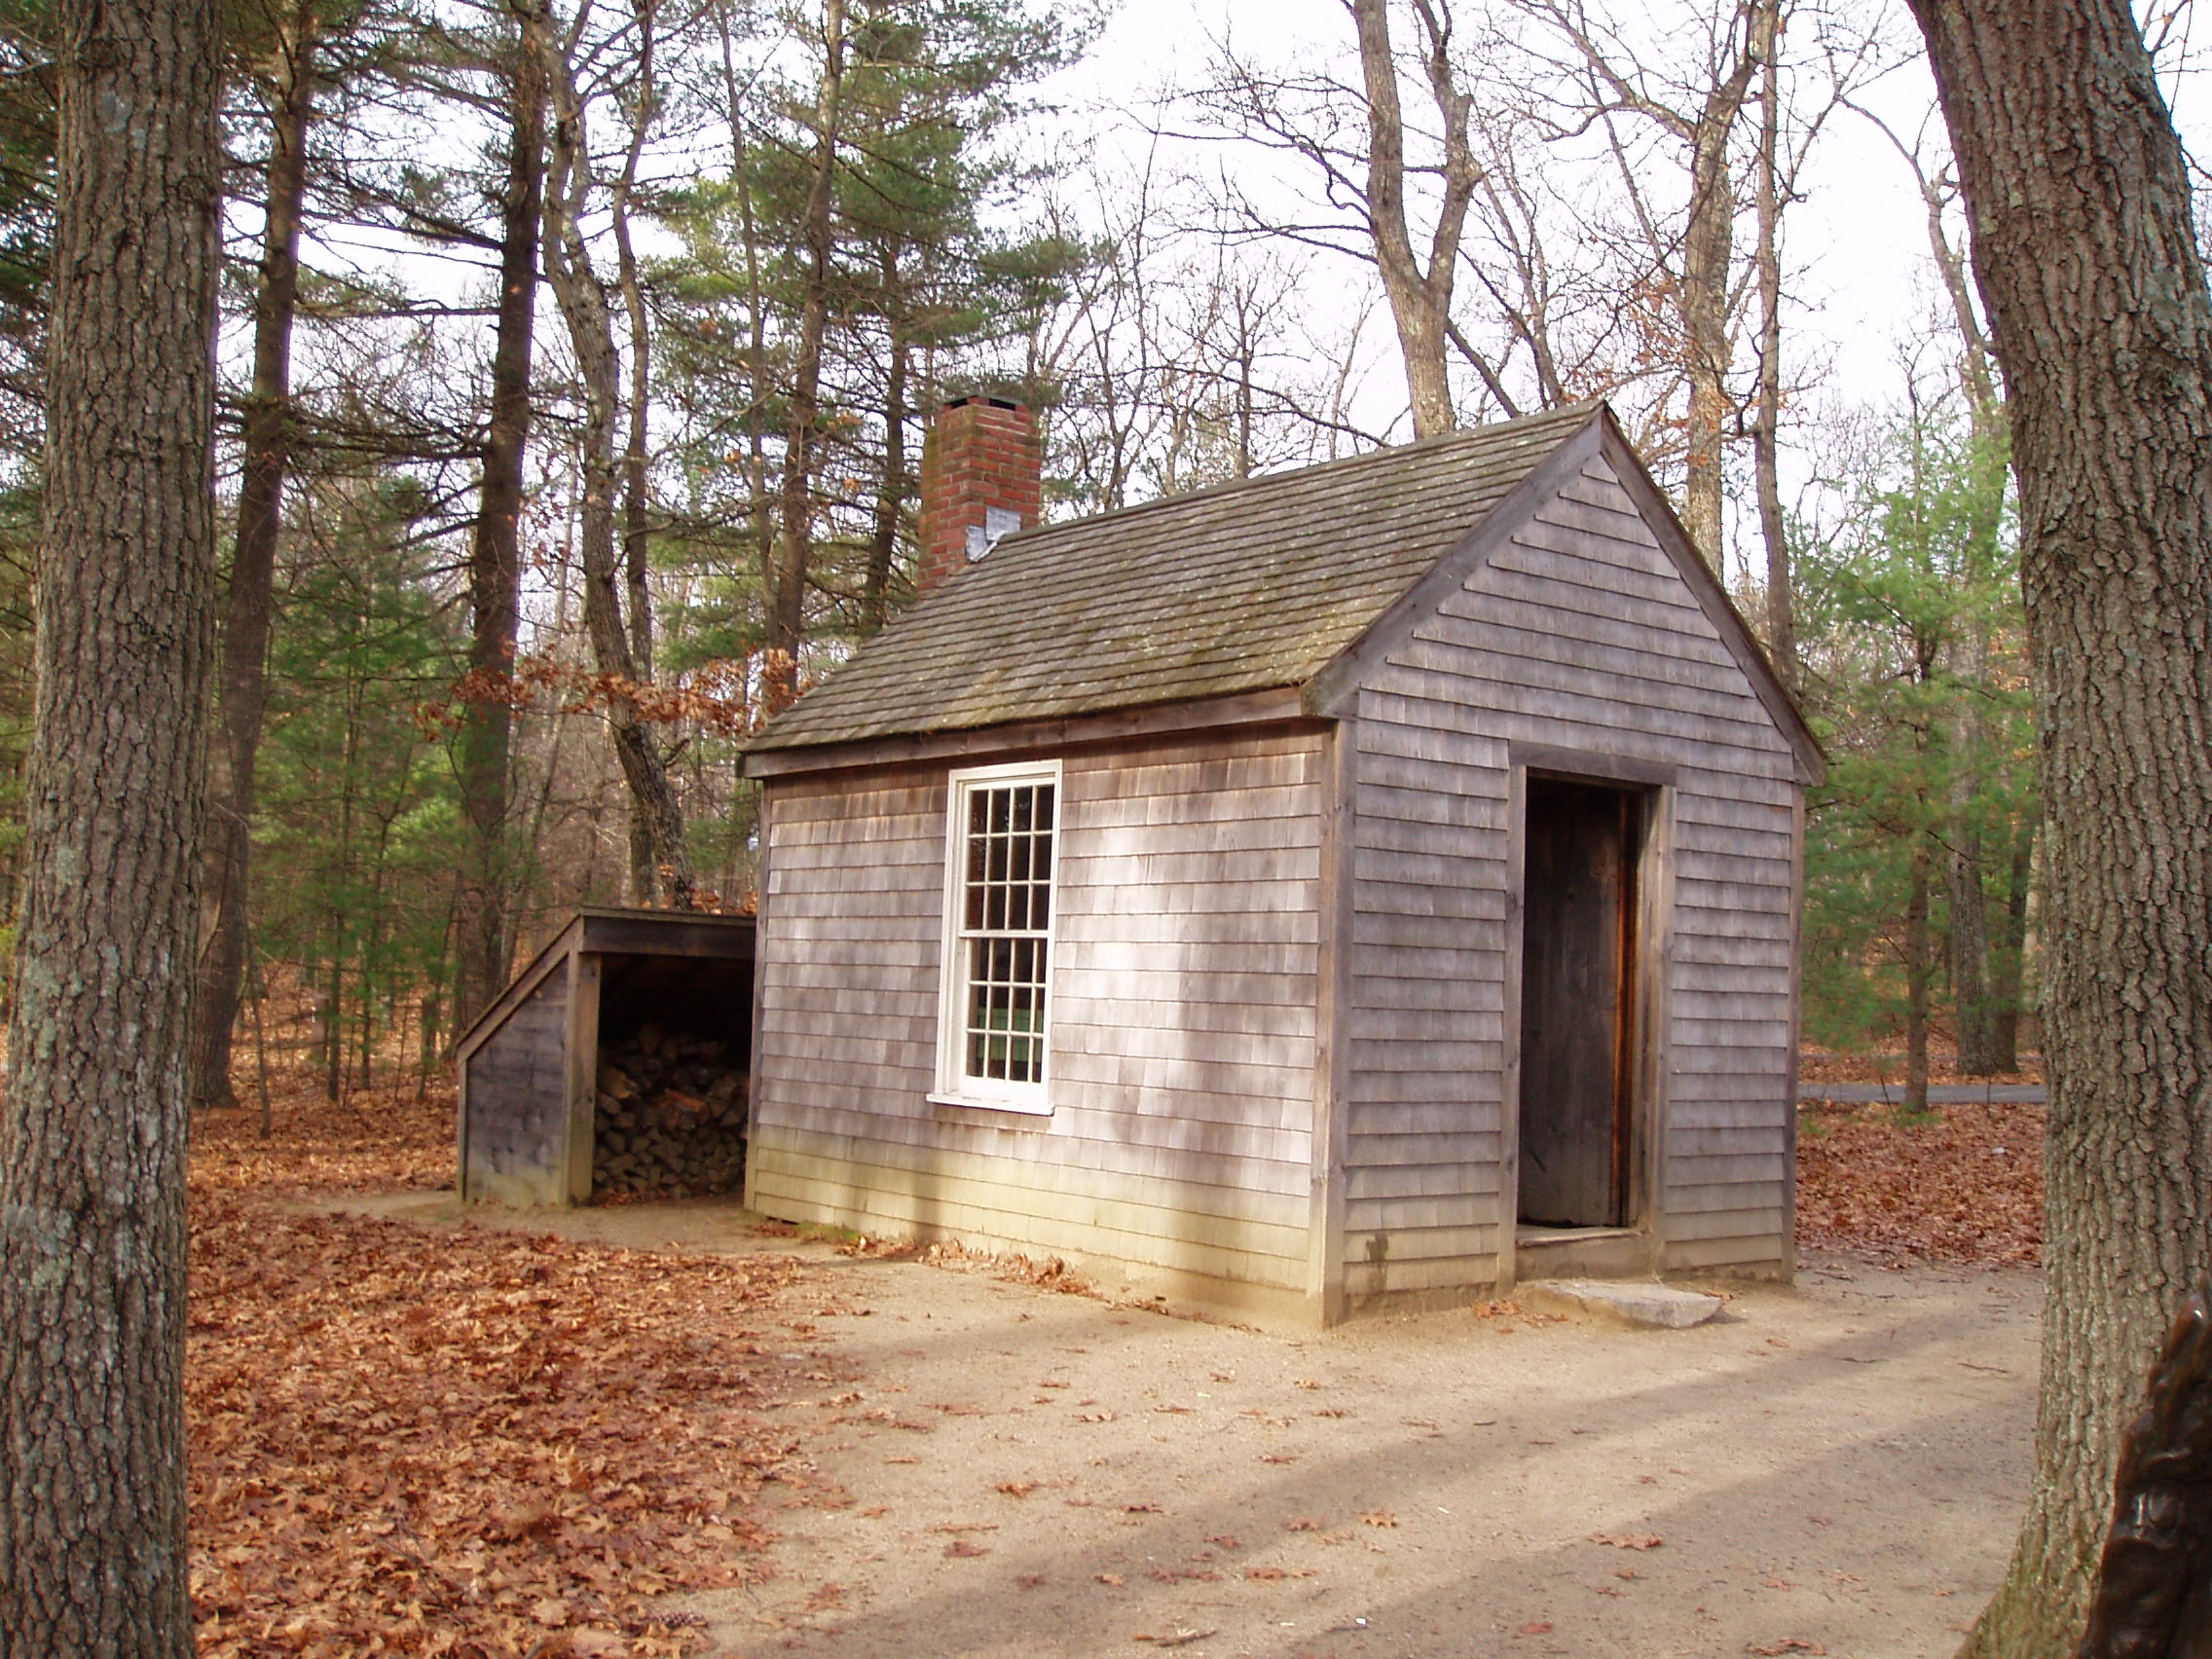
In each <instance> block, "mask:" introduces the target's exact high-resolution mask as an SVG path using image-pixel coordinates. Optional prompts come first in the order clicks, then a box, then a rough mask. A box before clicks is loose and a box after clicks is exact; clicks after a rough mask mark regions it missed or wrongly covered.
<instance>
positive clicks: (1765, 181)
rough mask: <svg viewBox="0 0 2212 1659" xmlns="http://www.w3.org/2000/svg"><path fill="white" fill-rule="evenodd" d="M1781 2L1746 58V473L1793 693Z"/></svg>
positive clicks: (1756, 21)
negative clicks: (1753, 158)
mask: <svg viewBox="0 0 2212 1659" xmlns="http://www.w3.org/2000/svg"><path fill="white" fill-rule="evenodd" d="M1781 32H1782V0H1759V5H1758V8H1757V10H1756V11H1755V12H1754V13H1753V14H1752V16H1751V57H1752V58H1754V59H1755V60H1756V61H1757V63H1758V66H1759V154H1758V246H1757V251H1756V254H1755V256H1754V263H1755V264H1756V266H1757V268H1758V287H1759V379H1758V393H1757V409H1756V412H1755V415H1754V417H1753V423H1752V426H1751V472H1752V476H1753V485H1754V489H1755V492H1756V494H1757V496H1758V507H1759V538H1760V540H1762V541H1763V542H1764V543H1765V544H1766V648H1767V654H1768V655H1769V656H1770V657H1772V658H1773V659H1774V671H1775V672H1776V673H1777V674H1779V675H1780V676H1781V677H1782V682H1783V684H1785V685H1787V686H1788V687H1789V689H1790V690H1792V691H1794V690H1796V689H1797V682H1798V673H1797V607H1796V596H1795V593H1794V591H1793V589H1794V582H1793V581H1792V578H1791V575H1790V570H1789V527H1788V524H1787V523H1786V522H1785V520H1784V518H1783V515H1782V197H1783V183H1782V157H1781V148H1782V64H1781V41H1780V39H1779V37H1780V35H1781Z"/></svg>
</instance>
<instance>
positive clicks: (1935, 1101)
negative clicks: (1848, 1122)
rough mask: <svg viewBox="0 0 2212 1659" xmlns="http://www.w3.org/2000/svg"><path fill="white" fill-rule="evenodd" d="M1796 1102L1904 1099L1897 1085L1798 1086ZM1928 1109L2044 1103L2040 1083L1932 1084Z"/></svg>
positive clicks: (1889, 1103)
mask: <svg viewBox="0 0 2212 1659" xmlns="http://www.w3.org/2000/svg"><path fill="white" fill-rule="evenodd" d="M1797 1098H1798V1099H1800V1100H1836V1101H1842V1102H1844V1103H1846V1104H1849V1105H1871V1104H1873V1103H1874V1102H1877V1101H1879V1102H1880V1103H1881V1104H1883V1105H1885V1106H1895V1105H1898V1104H1899V1103H1900V1102H1902V1101H1903V1099H1904V1085H1903V1084H1901V1083H1892V1084H1879V1083H1800V1084H1799V1085H1798V1086H1797ZM1928 1103H1929V1104H1930V1105H1931V1106H1963V1105H1968V1104H1972V1105H1997V1106H2041V1105H2044V1104H2046V1102H2045V1099H2044V1089H2043V1085H2042V1084H2040V1083H1998V1084H1986V1083H1983V1084H1963V1083H1939V1084H1933V1085H1931V1086H1930V1087H1929V1090H1928Z"/></svg>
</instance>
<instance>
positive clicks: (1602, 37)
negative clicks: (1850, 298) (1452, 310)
mask: <svg viewBox="0 0 2212 1659" xmlns="http://www.w3.org/2000/svg"><path fill="white" fill-rule="evenodd" d="M1517 3H1518V4H1519V5H1520V6H1521V7H1522V8H1523V10H1525V11H1526V12H1527V13H1528V14H1529V15H1530V17H1531V18H1535V19H1537V20H1538V21H1539V22H1541V23H1542V24H1544V25H1545V26H1546V27H1547V28H1548V30H1549V31H1550V33H1551V35H1552V37H1553V39H1554V41H1555V42H1556V47H1555V50H1557V51H1558V52H1559V53H1560V54H1561V57H1562V61H1561V68H1562V70H1563V71H1564V73H1565V74H1566V75H1567V77H1569V78H1570V80H1571V81H1572V82H1573V83H1575V84H1577V85H1578V86H1579V88H1580V92H1581V107H1580V108H1579V109H1578V110H1568V111H1563V112H1562V114H1561V117H1560V119H1561V122H1562V128H1561V130H1562V131H1563V132H1568V131H1573V130H1578V129H1586V128H1590V127H1596V128H1598V129H1601V130H1602V131H1603V132H1604V136H1605V140H1606V146H1607V149H1608V152H1609V153H1610V155H1611V157H1612V159H1613V161H1614V164H1615V166H1616V169H1617V174H1618V180H1619V183H1620V185H1621V187H1622V188H1623V190H1624V192H1625V193H1626V197H1627V200H1628V203H1629V204H1630V208H1631V210H1632V212H1633V215H1634V217H1635V220H1636V223H1637V225H1638V227H1639V229H1640V230H1641V233H1642V237H1643V240H1644V242H1645V244H1646V247H1647V250H1648V254H1649V258H1650V260H1651V264H1652V268H1653V269H1654V271H1655V272H1657V273H1659V274H1660V275H1661V276H1662V278H1663V280H1664V283H1665V287H1666V289H1667V292H1668V296H1669V299H1670V302H1671V303H1670V309H1671V311H1672V313H1673V316H1674V322H1675V332H1676V338H1675V340H1674V342H1673V346H1674V353H1675V361H1676V364H1677V365H1678V370H1679V373H1680V374H1681V377H1682V380H1683V382H1684V384H1685V385H1686V387H1687V389H1688V399H1687V412H1686V415H1685V418H1684V422H1683V451H1684V453H1683V478H1682V522H1683V524H1684V526H1685V527H1686V528H1687V529H1688V530H1689V533H1690V535H1691V537H1692V538H1693V539H1694V540H1695V541H1696V542H1697V544H1698V548H1699V550H1700V551H1701V552H1703V553H1704V554H1705V557H1706V559H1707V560H1708V562H1710V563H1712V564H1713V565H1714V567H1715V568H1717V567H1718V565H1719V563H1720V557H1721V535H1722V528H1723V518H1724V508H1725V504H1726V480H1725V476H1724V472H1723V454H1722V452H1723V447H1724V444H1725V441H1726V437H1727V432H1728V428H1729V426H1730V424H1732V416H1733V413H1734V406H1733V403H1732V401H1731V398H1730V395H1729V389H1728V375H1729V371H1730V369H1731V367H1732V366H1733V363H1734V357H1735V330H1734V318H1733V312H1734V294H1735V276H1736V268H1735V240H1736V216H1737V213H1738V210H1739V207H1740V201H1739V198H1738V194H1737V186H1736V177H1735V172H1734V167H1733V161H1734V156H1733V146H1734V140H1735V134H1736V126H1737V122H1738V120H1739V118H1740V117H1741V116H1742V114H1743V110H1744V106H1745V104H1746V102H1747V101H1748V100H1749V99H1750V97H1751V86H1752V80H1753V76H1754V74H1755V73H1756V71H1757V69H1758V66H1759V55H1758V52H1757V51H1756V47H1755V43H1754V41H1753V39H1752V34H1753V22H1754V12H1755V11H1756V10H1757V7H1758V0H1726V4H1725V5H1724V6H1723V7H1722V8H1721V9H1720V10H1719V12H1718V13H1717V14H1716V15H1714V17H1712V18H1710V20H1709V32H1708V35H1707V39H1706V43H1705V51H1704V54H1703V61H1702V63H1701V64H1700V65H1699V66H1698V72H1697V73H1695V74H1694V75H1692V76H1689V77H1685V78H1684V79H1682V80H1681V81H1680V82H1679V83H1678V84H1677V85H1674V86H1672V87H1670V86H1668V85H1667V84H1666V78H1665V77H1664V76H1662V74H1661V73H1660V72H1659V71H1658V70H1657V69H1655V68H1654V67H1652V66H1650V65H1648V64H1646V63H1645V62H1643V61H1642V60H1641V57H1640V55H1639V54H1638V52H1637V50H1636V49H1635V47H1633V46H1632V45H1631V44H1629V43H1628V42H1626V41H1624V40H1623V39H1621V38H1620V36H1619V35H1618V33H1617V32H1615V31H1614V30H1613V29H1612V28H1611V27H1610V26H1609V25H1608V23H1607V22H1606V21H1605V20H1604V19H1602V18H1593V17H1592V16H1591V13H1590V10H1589V7H1588V5H1587V3H1586V0H1517ZM1624 118H1635V119H1637V120H1640V121H1642V122H1644V123H1647V124H1649V126H1651V127H1652V128H1654V129H1657V131H1658V132H1660V133H1661V134H1663V135H1664V136H1665V138H1666V139H1668V140H1669V141H1671V142H1672V144H1673V145H1674V146H1675V147H1676V149H1677V153H1678V154H1679V156H1680V159H1681V164H1682V170H1683V173H1684V174H1685V176H1686V178H1687V182H1688V192H1687V202H1686V204H1685V206H1684V208H1683V210H1682V213H1681V216H1680V220H1679V223H1678V226H1677V221H1676V219H1675V218H1674V216H1673V215H1671V214H1670V213H1669V212H1668V211H1667V210H1666V209H1665V207H1664V206H1663V205H1662V204H1661V203H1660V201H1659V199H1658V196H1657V194H1656V191H1655V187H1654V181H1653V180H1652V178H1651V177H1650V176H1649V174H1648V172H1647V169H1646V168H1645V166H1643V164H1642V163H1641V160H1640V159H1639V152H1638V150H1637V147H1636V146H1635V144H1634V142H1633V140H1632V138H1631V137H1630V135H1629V134H1628V132H1627V131H1626V130H1624V128H1623V121H1624Z"/></svg>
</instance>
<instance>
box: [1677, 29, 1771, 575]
mask: <svg viewBox="0 0 2212 1659" xmlns="http://www.w3.org/2000/svg"><path fill="white" fill-rule="evenodd" d="M1737 20H1738V21H1739V22H1740V23H1742V24H1743V26H1744V27H1745V28H1746V29H1747V30H1749V29H1751V27H1752V26H1753V25H1752V21H1751V8H1750V7H1746V8H1744V9H1743V10H1742V11H1741V12H1740V13H1739V14H1738V19H1737ZM1757 66H1758V64H1757V57H1756V55H1755V54H1754V53H1753V52H1752V51H1751V47H1750V43H1749V41H1748V39H1747V43H1746V46H1745V48H1744V49H1743V50H1741V51H1739V52H1737V53H1736V54H1735V56H1734V59H1733V61H1732V62H1731V63H1730V64H1729V66H1728V70H1727V73H1726V74H1724V75H1716V76H1715V77H1714V82H1713V85H1712V86H1711V88H1709V89H1708V91H1707V92H1706V96H1705V102H1704V103H1703V104H1702V105H1701V106H1700V107H1699V109H1698V113H1697V119H1696V120H1695V121H1694V122H1692V123H1690V124H1689V125H1688V127H1687V129H1686V130H1685V132H1684V134H1683V135H1684V137H1685V138H1687V140H1688V142H1689V151H1690V211H1689V223H1688V225H1687V226H1686V227H1685V228H1684V230H1683V232H1682V276H1681V283H1680V294H1679V297H1678V298H1677V302H1676V304H1677V310H1678V311H1679V312H1680V313H1681V319H1682V352H1683V363H1682V368H1683V374H1684V376H1685V378H1686V379H1687V380H1688V382H1689V411H1688V417H1689V418H1688V423H1687V425H1686V427H1685V431H1684V439H1685V449H1686V454H1685V455H1684V457H1683V465H1682V523H1683V525H1684V526H1685V527H1686V528H1687V529H1688V531H1689V533H1690V538H1691V539H1692V540H1693V541H1695V542H1696V543H1697V546H1698V551H1699V552H1701V553H1703V554H1704V555H1705V559H1706V563H1707V564H1709V565H1711V566H1712V567H1713V568H1714V570H1715V571H1718V570H1721V569H1722V568H1723V567H1722V561H1721V540H1722V532H1723V529H1724V525H1723V510H1724V508H1725V506H1726V502H1727V480H1726V477H1725V473H1724V470H1723V468H1724V464H1725V459H1726V458H1725V455H1724V450H1725V446H1726V441H1727V434H1728V422H1729V418H1730V417H1731V416H1732V415H1733V414H1734V405H1733V404H1732V402H1731V401H1730V399H1729V396H1728V369H1729V365H1730V363H1731V362H1732V361H1733V360H1734V357H1735V342H1734V340H1733V338H1732V337H1731V332H1730V327H1729V310H1730V291H1729V290H1730V278H1731V277H1732V276H1733V275H1734V271H1735V263H1736V205H1737V203H1736V185H1735V180H1734V178H1733V177H1732V176H1731V175H1730V173H1729V170H1728V146H1729V140H1730V139H1731V138H1732V137H1733V136H1734V135H1735V131H1736V120H1737V118H1738V117H1739V116H1740V115H1742V113H1743V110H1744V103H1745V100H1746V99H1747V98H1748V97H1749V96H1750V95H1751V72H1752V71H1753V70H1754V69H1755V68H1757Z"/></svg>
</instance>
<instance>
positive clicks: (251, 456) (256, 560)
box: [189, 0, 320, 1105]
mask: <svg viewBox="0 0 2212 1659" xmlns="http://www.w3.org/2000/svg"><path fill="white" fill-rule="evenodd" d="M319 32H320V19H319V18H318V17H317V12H316V7H315V6H314V5H313V3H312V0H310V3H308V4H304V5H302V6H300V7H298V8H297V9H296V10H295V11H294V12H293V13H292V15H291V16H290V17H289V18H286V19H285V20H284V23H283V26H282V27H281V28H280V29H279V30H278V32H277V37H276V60H275V62H274V63H273V64H272V66H271V67H272V68H273V70H274V75H273V82H274V90H275V91H276V117H275V120H274V121H273V122H272V124H271V129H270V143H269V198H268V210H267V217H266V218H265V220H264V221H263V225H262V236H261V281H260V284H259V286H258V287H257V288H256V290H255V293H254V302H253V390H252V392H251V394H249V395H248V396H247V398H246V400H245V417H244V427H245V431H244V437H245V472H244V476H243V477H242V478H241V479H240V482H239V521H238V522H239V530H238V540H237V544H236V547H235V549H234V551H233V552H232V555H231V588H230V594H229V597H228V599H227V600H226V602H225V606H224V612H223V669H222V674H223V679H222V744H223V750H222V758H223V762H224V764H223V767H222V769H221V772H220V773H219V775H218V776H217V778H216V780H215V785H214V790H213V795H212V799H211V800H210V802H209V812H208V824H207V831H208V837H209V840H210V842H211V843H212V845H211V848H210V855H211V856H210V860H209V862H210V864H211V866H212V870H213V876H212V881H213V886H214V890H215V891H214V900H215V919H214V924H213V926H212V927H211V928H210V930H209V932H208V935H207V940H206V943H205V945H204V946H203V949H202V952H201V957H200V978H199V985H198V991H199V1002H198V1005H197V1006H196V1007H195V1008H194V1010H193V1015H192V1062H191V1067H190V1073H189V1076H190V1079H191V1089H192V1099H193V1102H194V1104H196V1105H235V1104H236V1103H237V1096H236V1095H235V1094H234V1093H233V1092H232V1089H231V1033H232V1030H233V1028H234V1027H235V1026H236V1025H237V1024H238V1017H239V988H240V984H241V983H242V982H243V980H244V977H245V953H246V917H247V901H248V898H249V896H250V893H251V880H250V878H251V873H252V863H251V861H252V857H253V800H254V769H255V761H256V759H257V757H258V756H259V755H260V752H261V724H262V718H263V716H264V715H265V714H266V712H267V710H268V707H269V689H268V667H269V606H270V595H271V593H272V591H273V588H274V585H275V581H276V536H277V532H278V530H279V529H280V528H281V527H282V525H283V522H284V475H285V473H286V471H287V470H288V469H289V467H290V465H291V461H292V436H293V420H292V319H293V317H294V316H295V315H296V314H297V313H298V311H299V303H300V215H301V211H302V209H303V208H304V206H305V204H306V202H307V192H308V157H307V140H308V129H309V127H310V125H311V124H312V123H313V119H314V51H315V37H316V36H317V34H318V33H319Z"/></svg>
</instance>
